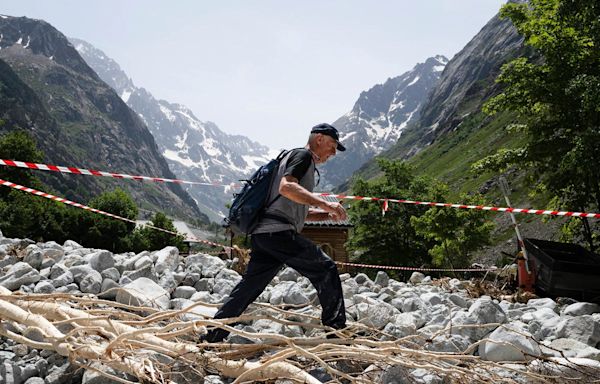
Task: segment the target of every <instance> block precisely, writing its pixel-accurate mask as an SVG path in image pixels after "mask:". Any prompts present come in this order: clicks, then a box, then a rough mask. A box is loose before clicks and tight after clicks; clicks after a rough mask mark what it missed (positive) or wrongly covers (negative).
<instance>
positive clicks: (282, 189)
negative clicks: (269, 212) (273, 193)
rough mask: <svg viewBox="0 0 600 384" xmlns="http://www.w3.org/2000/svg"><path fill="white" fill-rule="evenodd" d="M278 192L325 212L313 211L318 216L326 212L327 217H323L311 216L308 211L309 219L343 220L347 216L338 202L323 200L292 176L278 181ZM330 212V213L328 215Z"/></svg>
mask: <svg viewBox="0 0 600 384" xmlns="http://www.w3.org/2000/svg"><path fill="white" fill-rule="evenodd" d="M279 193H280V194H281V195H282V196H284V197H286V198H288V199H290V200H292V201H294V202H296V203H299V204H304V205H310V206H313V207H317V208H320V209H322V210H323V211H325V213H323V214H321V213H315V214H317V215H319V216H318V217H323V216H320V215H325V214H327V215H328V217H326V218H323V219H318V218H314V219H313V218H312V217H311V213H309V215H308V218H309V219H310V220H318V221H321V220H327V219H332V220H345V219H346V218H347V217H348V216H347V214H346V210H345V209H344V207H343V206H342V205H341V204H340V203H333V202H330V201H325V200H323V199H321V198H320V197H318V196H316V195H313V194H312V193H311V192H310V191H309V190H308V189H306V188H304V187H303V186H301V185H300V184H299V183H298V179H296V178H295V177H294V176H291V175H286V176H284V177H283V178H282V179H281V182H280V183H279ZM329 214H331V215H329Z"/></svg>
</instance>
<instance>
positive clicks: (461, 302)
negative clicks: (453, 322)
mask: <svg viewBox="0 0 600 384" xmlns="http://www.w3.org/2000/svg"><path fill="white" fill-rule="evenodd" d="M448 300H450V301H451V302H452V303H453V304H455V305H456V306H459V307H461V308H469V303H468V302H467V300H466V299H465V298H464V297H462V296H460V295H457V294H455V293H453V294H451V295H449V296H448Z"/></svg>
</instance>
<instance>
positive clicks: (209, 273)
mask: <svg viewBox="0 0 600 384" xmlns="http://www.w3.org/2000/svg"><path fill="white" fill-rule="evenodd" d="M185 266H186V270H187V271H188V272H189V271H190V269H191V267H192V266H196V267H199V268H200V270H201V271H202V276H204V277H215V276H216V275H217V274H218V273H219V272H220V271H221V270H222V269H223V268H225V262H224V261H223V260H221V259H219V258H218V257H215V256H210V255H205V254H202V253H198V254H196V255H190V256H188V257H186V258H185Z"/></svg>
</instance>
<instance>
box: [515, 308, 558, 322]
mask: <svg viewBox="0 0 600 384" xmlns="http://www.w3.org/2000/svg"><path fill="white" fill-rule="evenodd" d="M558 317H560V316H559V315H558V314H557V313H556V312H554V310H553V309H551V308H548V307H541V308H539V309H538V310H537V311H529V312H526V313H524V314H523V315H522V316H521V320H522V321H523V322H525V323H529V322H530V321H533V320H537V321H540V322H542V323H544V322H546V321H548V320H550V319H554V318H558Z"/></svg>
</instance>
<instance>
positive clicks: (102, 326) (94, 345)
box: [0, 287, 600, 383]
mask: <svg viewBox="0 0 600 384" xmlns="http://www.w3.org/2000/svg"><path fill="white" fill-rule="evenodd" d="M253 308H254V309H253V310H252V311H250V313H249V315H246V316H243V317H240V318H237V319H227V320H222V321H216V320H212V319H208V318H206V319H202V318H201V317H199V316H198V315H194V316H195V318H197V319H198V318H199V320H193V321H191V320H187V317H189V316H191V313H190V310H192V309H193V307H190V308H187V309H186V310H182V311H158V310H153V309H149V308H146V307H143V308H142V307H133V306H127V305H123V304H119V303H115V302H111V301H105V300H99V299H96V298H93V297H85V296H74V295H67V294H47V295H25V294H18V293H14V294H13V293H11V292H10V291H8V290H6V289H4V288H1V287H0V320H1V322H0V334H1V335H3V336H4V337H6V338H10V339H12V340H14V341H15V342H17V343H22V344H26V345H28V346H30V347H32V348H36V349H47V350H53V351H55V352H57V353H58V354H60V355H62V356H67V357H68V358H69V359H70V361H71V362H73V363H74V364H78V365H80V366H81V367H83V368H86V369H93V370H97V371H98V372H100V373H101V374H103V375H105V376H107V377H110V378H112V379H114V380H117V381H120V382H123V383H129V382H132V381H134V380H135V379H137V380H138V381H139V382H150V383H185V382H190V383H191V382H196V383H197V382H198V381H199V379H201V378H202V377H203V376H204V375H206V374H213V373H216V374H219V375H221V376H225V377H230V378H235V381H234V382H235V383H251V382H264V381H270V380H273V379H276V378H287V379H290V380H292V381H293V382H299V383H320V381H319V380H317V379H316V378H315V377H313V376H312V375H310V374H309V373H308V372H309V371H311V370H313V369H315V368H319V367H320V368H321V372H323V373H326V374H328V375H329V377H330V378H331V379H330V381H331V382H349V383H372V382H375V381H376V380H377V377H378V376H379V375H380V374H381V372H382V371H383V370H385V369H388V368H389V367H392V366H393V367H394V369H401V370H402V369H404V370H410V369H413V368H423V369H426V370H427V371H429V372H431V373H433V374H437V375H438V376H441V377H444V378H446V380H447V382H461V383H463V382H467V381H470V382H514V380H512V379H510V378H509V377H508V376H506V372H510V371H513V372H518V374H519V375H520V376H521V377H522V378H524V379H526V380H525V381H526V382H571V381H576V380H581V379H582V378H586V379H585V380H586V382H590V378H591V379H592V380H594V379H595V380H600V374H599V373H598V372H595V373H594V372H586V368H585V367H579V366H576V365H574V364H573V365H572V366H570V370H569V372H568V374H567V373H564V374H561V370H558V371H557V370H555V371H546V372H544V371H543V370H542V369H539V370H537V371H536V372H533V371H531V370H529V371H527V369H526V365H525V364H524V363H522V364H512V365H510V366H509V367H507V366H503V365H500V364H498V363H494V362H489V361H483V360H481V359H480V358H479V357H477V356H473V355H472V354H469V350H467V351H465V353H442V352H432V351H428V350H427V349H426V345H427V342H428V341H427V340H424V339H423V338H421V337H419V336H412V337H405V338H401V339H395V338H393V337H391V336H389V337H388V339H389V340H390V341H379V339H380V338H382V336H384V335H383V334H382V333H381V332H380V331H376V330H374V329H370V328H367V327H365V326H362V325H360V324H356V323H353V324H352V325H351V326H350V327H348V328H347V329H344V330H342V331H339V332H338V333H337V338H334V339H327V338H325V336H326V334H327V333H329V334H332V333H335V331H334V330H332V329H327V328H326V327H322V326H321V325H319V321H318V319H317V318H314V317H312V316H309V315H304V314H302V312H294V311H291V310H284V309H281V308H276V307H272V306H268V305H254V306H253ZM258 318H264V319H269V320H271V321H274V322H278V323H280V324H282V325H283V326H285V327H291V326H301V327H303V328H304V329H308V332H307V333H308V334H311V333H312V334H314V335H315V336H314V337H297V338H295V337H286V336H283V335H280V334H259V333H248V332H244V331H242V330H238V329H236V328H233V327H232V326H231V325H230V324H232V323H233V322H244V321H249V320H255V319H258ZM207 327H222V328H226V329H228V330H229V331H231V332H232V333H234V334H236V335H239V336H241V337H243V338H248V339H254V340H255V341H257V343H256V344H228V343H224V344H207V343H200V342H199V341H198V339H199V336H200V335H202V334H204V333H205V332H206V329H207ZM475 347H476V345H473V346H471V347H470V349H471V350H472V348H475ZM567 365H569V364H567ZM103 366H104V367H110V368H112V369H113V370H114V371H117V372H121V373H125V374H128V376H126V375H113V374H110V373H108V372H107V370H106V369H102V367H103ZM540 367H542V366H541V365H540ZM367 368H368V369H367ZM562 368H566V366H565V364H563V367H562ZM557 372H558V373H557ZM593 375H595V376H593Z"/></svg>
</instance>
